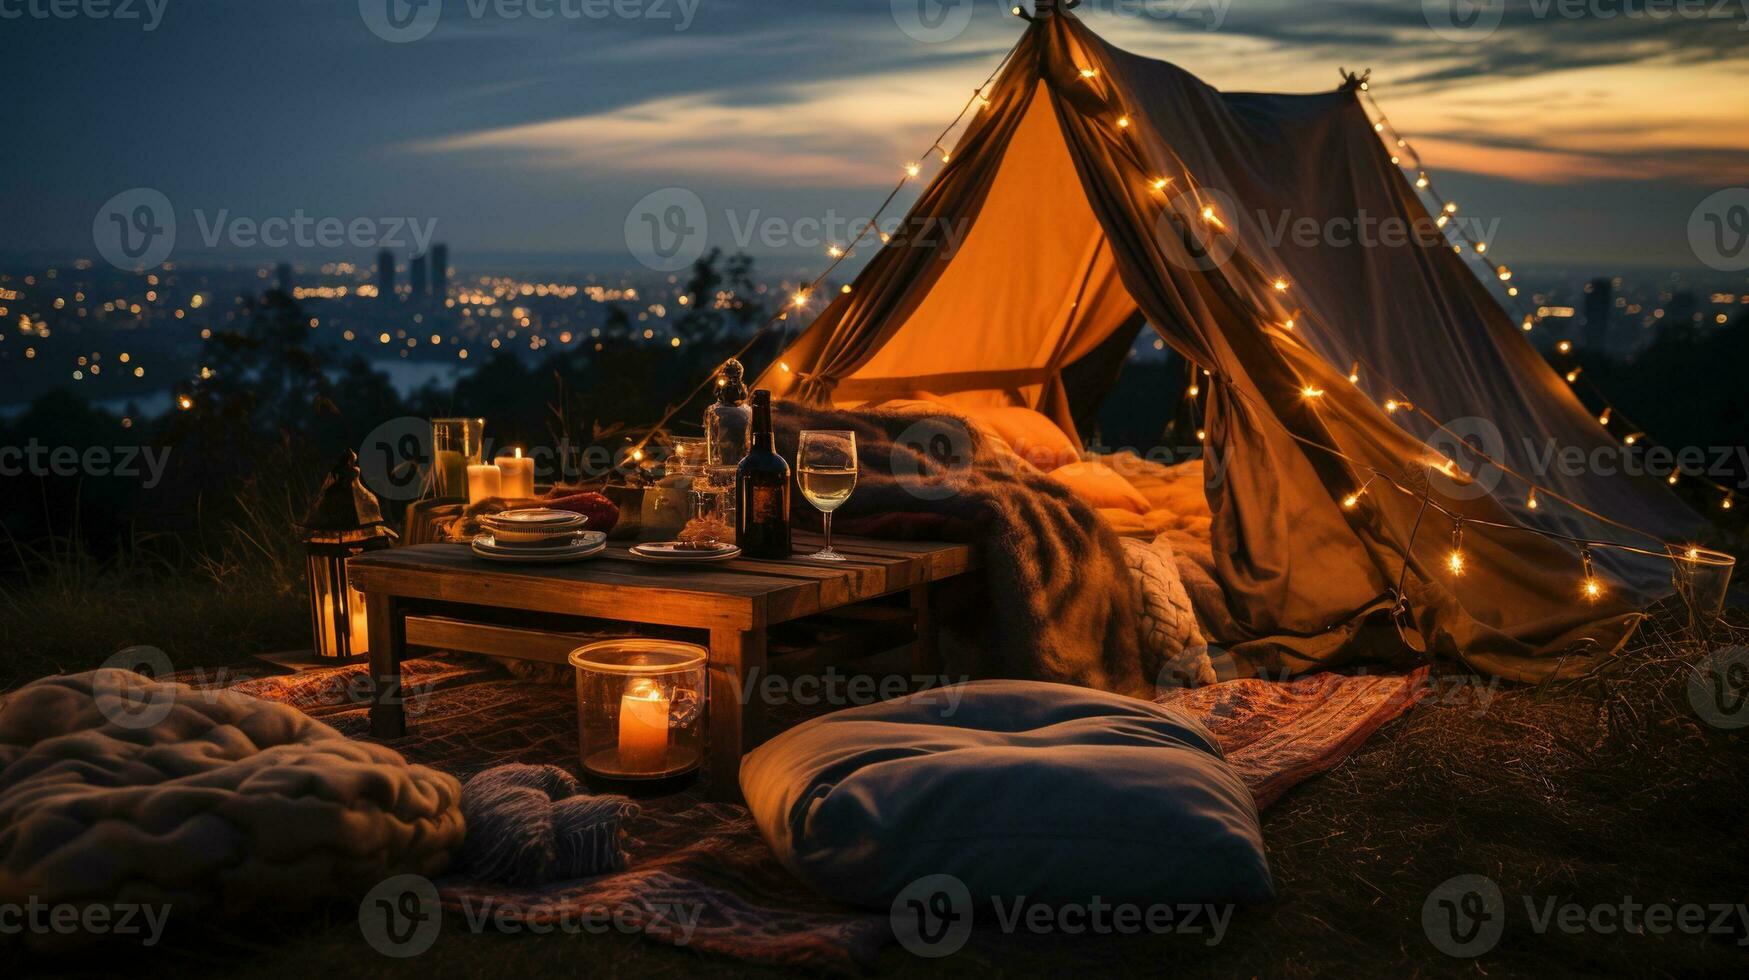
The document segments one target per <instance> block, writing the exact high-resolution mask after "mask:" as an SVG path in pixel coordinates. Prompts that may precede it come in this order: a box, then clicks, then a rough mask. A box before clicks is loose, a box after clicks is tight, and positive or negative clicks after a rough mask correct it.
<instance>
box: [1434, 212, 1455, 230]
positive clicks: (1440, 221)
mask: <svg viewBox="0 0 1749 980" xmlns="http://www.w3.org/2000/svg"><path fill="white" fill-rule="evenodd" d="M1450 220H1451V219H1450V218H1447V217H1446V216H1445V215H1443V214H1442V215H1440V216H1439V217H1437V218H1434V219H1433V225H1434V227H1436V228H1444V227H1445V223H1446V222H1447V221H1450Z"/></svg>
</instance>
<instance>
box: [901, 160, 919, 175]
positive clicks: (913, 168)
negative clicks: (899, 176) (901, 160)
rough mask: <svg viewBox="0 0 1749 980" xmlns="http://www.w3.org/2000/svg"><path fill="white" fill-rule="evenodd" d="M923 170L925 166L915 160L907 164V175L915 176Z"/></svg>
mask: <svg viewBox="0 0 1749 980" xmlns="http://www.w3.org/2000/svg"><path fill="white" fill-rule="evenodd" d="M922 172H923V168H922V167H921V166H919V165H918V164H917V163H915V162H913V163H907V164H905V176H907V177H915V176H917V175H918V174H920V173H922Z"/></svg>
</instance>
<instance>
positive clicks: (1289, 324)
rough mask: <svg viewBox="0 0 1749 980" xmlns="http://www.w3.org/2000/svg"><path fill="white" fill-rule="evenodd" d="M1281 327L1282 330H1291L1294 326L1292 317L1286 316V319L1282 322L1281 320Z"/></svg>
mask: <svg viewBox="0 0 1749 980" xmlns="http://www.w3.org/2000/svg"><path fill="white" fill-rule="evenodd" d="M1281 328H1282V329H1283V330H1292V329H1293V328H1294V321H1293V318H1292V317H1289V318H1288V319H1287V320H1285V321H1284V322H1283V323H1282V325H1281Z"/></svg>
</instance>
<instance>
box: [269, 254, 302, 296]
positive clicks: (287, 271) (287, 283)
mask: <svg viewBox="0 0 1749 980" xmlns="http://www.w3.org/2000/svg"><path fill="white" fill-rule="evenodd" d="M273 271H274V278H275V279H276V280H277V284H278V286H279V291H280V292H282V293H284V294H286V295H287V296H290V295H291V294H292V290H293V289H295V288H296V287H297V283H295V282H293V281H292V267H291V263H290V262H281V263H280V264H279V267H278V268H276V269H274V270H273Z"/></svg>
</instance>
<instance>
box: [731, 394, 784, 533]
mask: <svg viewBox="0 0 1749 980" xmlns="http://www.w3.org/2000/svg"><path fill="white" fill-rule="evenodd" d="M749 442H750V445H749V446H748V449H747V455H746V456H744V457H742V459H741V465H740V466H738V467H737V468H736V470H735V501H736V503H735V543H736V544H738V545H740V546H741V553H742V554H744V555H746V556H747V557H749V558H788V557H789V553H790V543H789V464H788V463H786V462H784V460H783V457H782V456H779V455H778V454H777V437H776V436H774V435H773V434H772V431H771V392H770V391H767V390H766V389H764V388H761V389H759V390H758V391H755V392H754V393H753V436H752V438H751V439H750V440H749Z"/></svg>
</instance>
